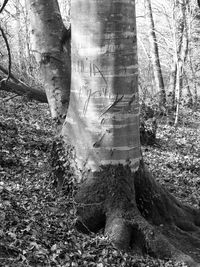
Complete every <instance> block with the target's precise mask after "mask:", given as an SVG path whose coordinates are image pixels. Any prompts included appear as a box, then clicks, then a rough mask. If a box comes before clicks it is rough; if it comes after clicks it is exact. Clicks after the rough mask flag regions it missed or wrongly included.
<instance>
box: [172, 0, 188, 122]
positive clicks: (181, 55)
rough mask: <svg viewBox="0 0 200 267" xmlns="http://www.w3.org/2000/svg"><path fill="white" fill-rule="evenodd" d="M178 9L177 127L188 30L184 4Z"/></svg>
mask: <svg viewBox="0 0 200 267" xmlns="http://www.w3.org/2000/svg"><path fill="white" fill-rule="evenodd" d="M178 9H179V13H180V17H179V22H178V27H177V37H178V44H177V47H178V48H177V77H176V95H177V97H176V100H177V101H176V102H177V106H176V115H175V122H174V125H175V126H178V119H179V112H180V101H181V97H182V89H183V71H184V65H185V62H186V59H187V55H188V32H187V31H188V29H187V21H186V12H185V9H186V2H185V1H184V0H183V1H182V2H178Z"/></svg>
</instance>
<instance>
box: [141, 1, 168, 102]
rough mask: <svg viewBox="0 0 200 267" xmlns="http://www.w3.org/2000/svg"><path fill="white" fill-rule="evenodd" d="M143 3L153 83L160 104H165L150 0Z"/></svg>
mask: <svg viewBox="0 0 200 267" xmlns="http://www.w3.org/2000/svg"><path fill="white" fill-rule="evenodd" d="M145 4H146V21H147V23H148V25H149V44H150V56H151V62H152V66H153V72H154V78H155V84H156V87H157V90H158V92H159V94H160V104H161V105H165V102H166V93H165V86H164V80H163V75H162V68H161V65H160V57H159V51H158V42H157V38H156V33H155V25H154V20H153V14H152V7H151V0H145Z"/></svg>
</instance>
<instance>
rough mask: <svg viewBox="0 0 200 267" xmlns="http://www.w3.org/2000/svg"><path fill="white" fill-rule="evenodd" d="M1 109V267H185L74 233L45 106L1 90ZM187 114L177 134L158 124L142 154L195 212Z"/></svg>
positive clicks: (196, 188) (196, 186)
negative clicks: (56, 173)
mask: <svg viewBox="0 0 200 267" xmlns="http://www.w3.org/2000/svg"><path fill="white" fill-rule="evenodd" d="M0 106H1V113H0V143H1V148H0V266H12V267H13V266H16V267H20V266H73V267H76V266H97V267H104V266H127V267H128V266H133V267H134V266H135V267H136V266H138V267H139V266H141V267H142V266H149V267H153V266H154V267H156V266H165V267H171V266H182V267H183V266H186V265H184V264H181V263H180V264H179V265H178V264H177V265H175V264H174V263H173V262H172V261H170V260H166V261H161V260H157V259H153V258H150V257H146V258H143V257H141V256H137V255H130V254H128V253H125V252H120V251H118V250H117V249H115V248H114V247H113V246H112V244H110V242H109V240H108V238H107V237H106V236H103V234H102V232H100V233H99V234H97V235H96V234H95V235H94V234H93V233H90V235H84V234H81V233H79V232H78V231H77V230H76V229H75V227H74V225H75V223H76V203H75V201H74V199H73V194H68V193H66V191H61V192H57V191H56V190H55V186H54V185H53V182H54V181H53V179H52V175H51V173H52V171H53V169H52V166H51V164H50V158H51V155H52V142H53V130H52V128H51V120H50V114H49V110H48V107H47V105H45V104H40V103H37V102H26V101H25V99H22V98H21V97H15V98H13V96H12V95H9V94H8V93H2V92H1V95H0ZM189 112H191V111H189V110H188V112H187V114H185V115H184V116H185V118H186V122H187V123H188V124H187V125H186V124H181V126H180V127H179V128H177V129H175V128H173V126H168V125H167V124H166V123H165V121H160V122H159V123H158V129H157V142H156V146H153V147H152V146H151V147H150V146H145V147H143V155H144V158H145V161H146V164H147V165H148V166H149V168H150V169H151V171H152V172H153V174H154V176H155V177H156V178H157V180H158V181H159V182H160V183H162V184H164V185H165V186H166V187H167V188H168V189H169V190H170V192H172V194H173V193H174V194H175V195H176V197H178V198H179V199H180V200H181V201H183V202H186V203H189V204H191V205H193V206H195V207H198V206H199V201H200V197H199V196H200V177H199V169H200V159H199V158H200V150H199V147H200V146H199V134H200V133H199V124H198V122H199V121H200V113H199V112H196V113H194V114H192V117H191V114H190V113H189ZM191 118H193V120H194V121H192V119H191ZM53 168H56V166H53ZM70 175H71V173H70ZM69 180H70V183H71V184H70V187H69V188H70V190H74V189H73V186H71V185H72V181H73V179H72V177H71V176H70V179H69Z"/></svg>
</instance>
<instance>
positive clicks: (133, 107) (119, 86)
mask: <svg viewBox="0 0 200 267" xmlns="http://www.w3.org/2000/svg"><path fill="white" fill-rule="evenodd" d="M77 14H79V16H78V19H77ZM133 17H134V19H133ZM88 18H89V19H88ZM137 75H138V74H137V47H136V27H135V1H133V0H131V1H129V0H121V1H120V0H119V1H114V0H113V1H107V0H102V1H96V0H84V1H83V0H73V1H72V91H71V96H70V105H69V112H68V116H67V118H66V124H65V125H64V127H63V135H64V140H65V141H66V143H67V142H70V143H71V144H73V145H74V150H75V153H74V155H75V164H74V166H75V167H76V168H77V169H78V170H81V175H80V176H81V177H82V179H83V182H82V184H81V186H80V188H79V191H78V193H77V196H76V201H77V202H78V215H79V220H78V221H77V227H78V229H80V230H82V231H84V232H88V231H93V232H96V231H98V230H99V229H101V228H104V229H105V233H106V234H108V235H109V237H110V239H111V241H112V242H113V243H114V244H115V245H116V246H117V247H119V248H121V249H126V250H129V251H134V252H137V253H142V254H145V253H147V254H149V255H152V256H155V257H161V258H173V259H175V260H184V261H185V262H187V263H189V264H190V265H191V266H198V265H197V263H196V262H195V261H197V262H200V257H199V255H198V254H197V248H200V231H199V226H200V218H199V215H200V212H199V211H198V210H195V209H192V208H190V207H186V206H184V205H182V204H181V203H179V202H178V201H177V200H176V199H175V198H174V197H172V196H171V195H170V194H169V193H168V192H167V191H165V189H163V188H162V187H161V186H160V185H158V184H157V183H156V182H155V181H154V180H153V179H152V177H151V176H150V174H149V173H148V172H147V171H146V169H145V166H144V164H143V161H142V159H141V154H140V144H139V122H138V115H139V113H138V96H137V87H138V81H137ZM186 236H187V237H186ZM183 244H184V245H183Z"/></svg>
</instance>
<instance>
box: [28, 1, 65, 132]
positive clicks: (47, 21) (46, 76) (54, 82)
mask: <svg viewBox="0 0 200 267" xmlns="http://www.w3.org/2000/svg"><path fill="white" fill-rule="evenodd" d="M28 4H29V13H30V22H31V34H32V36H31V38H32V40H31V43H32V45H33V51H34V55H35V58H36V60H37V62H38V63H39V64H40V72H41V77H40V79H41V80H42V83H43V86H44V88H45V91H46V95H47V99H48V103H49V107H50V110H51V116H52V118H53V119H54V121H55V122H56V124H57V125H59V126H61V125H62V123H63V122H64V119H65V116H66V113H67V109H68V104H69V94H70V79H69V77H70V60H69V58H68V57H67V56H66V54H65V52H64V51H62V49H61V43H60V41H61V38H62V33H63V30H64V24H63V22H62V18H61V15H60V10H59V6H58V3H57V1H54V0H48V1H46V0H36V1H35V0H29V1H28ZM59 132H60V129H59V130H58V133H59Z"/></svg>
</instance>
